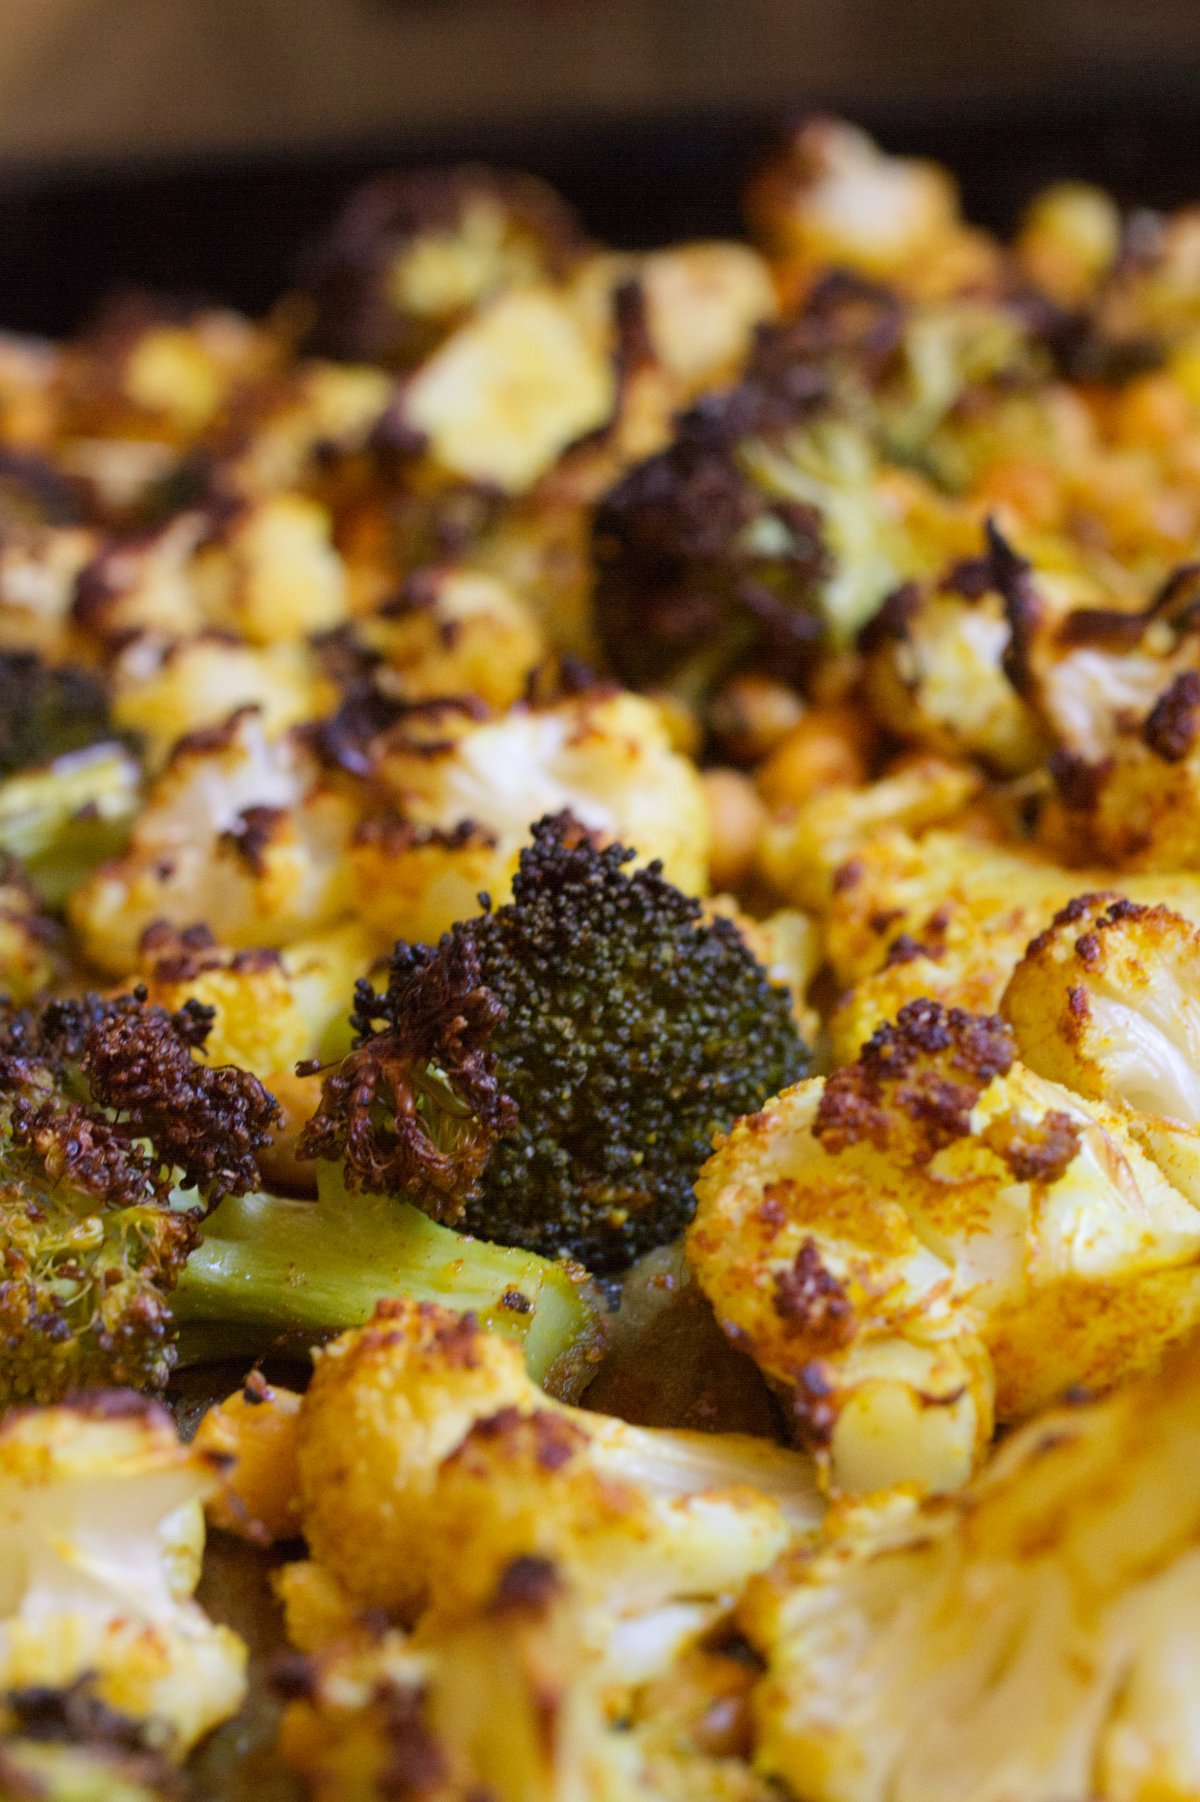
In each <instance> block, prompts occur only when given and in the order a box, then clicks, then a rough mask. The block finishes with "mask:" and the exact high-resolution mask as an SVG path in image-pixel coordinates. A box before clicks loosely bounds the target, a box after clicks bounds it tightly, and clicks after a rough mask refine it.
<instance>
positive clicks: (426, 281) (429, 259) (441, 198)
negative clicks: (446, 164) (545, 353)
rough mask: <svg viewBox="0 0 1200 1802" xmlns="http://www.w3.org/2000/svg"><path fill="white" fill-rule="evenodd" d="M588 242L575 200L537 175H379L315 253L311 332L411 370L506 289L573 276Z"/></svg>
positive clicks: (320, 346)
mask: <svg viewBox="0 0 1200 1802" xmlns="http://www.w3.org/2000/svg"><path fill="white" fill-rule="evenodd" d="M581 248H582V245H581V239H580V233H579V226H578V224H577V222H576V220H575V218H574V216H573V214H572V212H571V209H570V208H569V207H568V206H567V205H566V203H565V201H563V200H561V199H560V198H559V196H558V195H557V194H556V193H555V192H554V190H553V189H552V188H549V187H547V186H546V184H545V183H544V182H540V181H537V180H536V179H535V178H534V177H532V176H529V175H510V174H506V173H504V172H502V171H497V170H493V169H484V168H478V167H474V166H472V165H470V164H468V165H465V166H464V167H462V168H458V169H435V170H419V171H416V172H415V173H412V174H405V175H384V176H380V177H379V178H378V179H377V180H375V181H372V182H368V183H367V184H366V185H365V186H364V187H362V188H360V189H358V191H357V192H356V193H354V194H352V195H351V197H350V199H349V200H348V201H347V202H346V205H345V206H344V207H343V209H342V211H341V213H340V214H339V216H338V218H337V220H336V221H335V222H334V225H333V227H332V229H331V231H330V233H329V236H328V238H327V240H326V241H325V243H323V244H322V245H321V246H320V247H319V249H318V251H317V253H316V255H315V257H314V258H313V264H312V268H311V270H310V271H309V272H308V279H307V281H306V284H305V297H306V299H307V301H308V304H309V305H310V306H311V307H312V311H313V317H312V321H311V324H310V325H309V326H308V330H307V338H308V341H309V342H310V343H311V345H312V347H313V349H315V350H317V351H319V352H320V353H321V354H322V355H327V356H333V357H339V358H350V359H358V360H361V361H363V362H378V363H384V364H386V365H387V366H388V367H390V368H393V369H406V368H409V367H411V366H412V365H413V364H414V363H416V362H418V361H419V360H420V359H421V358H422V357H424V356H426V355H427V354H428V353H429V352H430V351H431V350H433V349H434V348H435V347H436V346H437V345H438V344H439V343H440V342H441V341H442V339H443V338H445V337H446V336H447V334H448V333H449V332H451V331H452V330H454V329H455V327H457V326H458V325H460V324H462V323H463V322H464V321H465V320H466V319H468V318H469V317H470V316H471V314H472V313H473V312H474V311H476V310H477V309H478V308H479V307H480V306H481V305H482V304H483V303H484V302H486V301H488V300H491V299H492V298H494V297H495V296H496V295H498V294H500V293H502V292H504V290H505V289H507V288H512V287H523V286H527V285H528V284H530V283H532V282H537V281H539V280H542V279H544V278H545V277H547V276H551V277H555V276H561V275H565V274H566V273H567V271H568V269H569V267H570V265H571V263H572V262H573V261H574V259H575V257H576V256H577V255H578V254H579V252H580V249H581Z"/></svg>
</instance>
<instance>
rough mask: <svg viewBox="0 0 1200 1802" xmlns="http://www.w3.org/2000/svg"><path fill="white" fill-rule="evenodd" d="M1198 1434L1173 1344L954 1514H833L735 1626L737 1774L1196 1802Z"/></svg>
mask: <svg viewBox="0 0 1200 1802" xmlns="http://www.w3.org/2000/svg"><path fill="white" fill-rule="evenodd" d="M1198 1421H1200V1359H1198V1356H1197V1351H1196V1348H1195V1346H1194V1344H1193V1345H1191V1346H1189V1347H1187V1348H1186V1349H1184V1350H1182V1351H1179V1352H1176V1353H1174V1354H1173V1355H1172V1358H1171V1360H1170V1362H1169V1363H1168V1365H1167V1366H1166V1368H1165V1369H1164V1370H1163V1371H1162V1373H1161V1374H1159V1375H1156V1376H1154V1377H1152V1378H1150V1379H1149V1380H1144V1381H1142V1382H1140V1383H1137V1384H1133V1385H1131V1386H1129V1387H1128V1388H1126V1389H1124V1390H1122V1391H1121V1392H1120V1393H1119V1394H1117V1395H1116V1396H1114V1397H1112V1398H1111V1399H1110V1400H1108V1401H1104V1402H1099V1403H1093V1404H1091V1405H1089V1406H1083V1407H1080V1406H1076V1407H1074V1408H1069V1409H1063V1410H1061V1411H1059V1412H1056V1413H1053V1414H1050V1415H1047V1416H1045V1417H1043V1418H1042V1419H1040V1420H1038V1421H1036V1422H1031V1423H1030V1424H1029V1425H1028V1426H1026V1427H1025V1428H1023V1429H1022V1430H1021V1431H1020V1432H1019V1433H1017V1434H1015V1435H1014V1436H1013V1437H1012V1438H1011V1439H1010V1440H1009V1441H1008V1442H1007V1443H1006V1444H1005V1445H1004V1446H1003V1447H1002V1448H1001V1450H1000V1451H999V1452H998V1454H997V1455H996V1457H995V1459H994V1461H993V1462H992V1464H991V1465H989V1467H988V1468H987V1469H986V1470H985V1471H984V1472H983V1473H982V1474H981V1475H980V1476H979V1477H978V1478H976V1480H975V1482H974V1483H973V1484H972V1485H971V1487H970V1488H969V1489H967V1490H966V1491H965V1492H964V1493H963V1494H962V1495H961V1496H956V1497H953V1498H950V1499H944V1500H941V1501H936V1502H926V1503H924V1504H923V1505H920V1506H917V1505H914V1503H913V1502H912V1501H911V1499H909V1498H905V1497H897V1498H893V1499H891V1500H890V1501H887V1502H884V1503H881V1504H880V1505H878V1506H876V1507H874V1508H872V1507H866V1508H863V1509H862V1510H860V1511H857V1512H855V1511H851V1512H850V1513H848V1514H846V1515H840V1516H837V1517H835V1518H834V1519H833V1520H831V1524H830V1529H829V1531H828V1533H827V1534H826V1535H825V1537H824V1540H823V1542H822V1544H821V1545H820V1548H819V1549H818V1550H817V1551H816V1552H815V1554H814V1553H805V1552H798V1553H796V1554H791V1555H789V1556H788V1557H786V1558H785V1559H784V1560H783V1561H782V1562H781V1563H780V1565H779V1566H777V1567H776V1569H775V1570H774V1571H773V1572H771V1573H770V1574H769V1575H768V1576H766V1577H764V1578H760V1579H757V1580H756V1581H755V1582H754V1583H753V1584H752V1585H751V1588H750V1591H749V1593H748V1595H747V1597H746V1600H745V1602H744V1604H743V1606H742V1608H741V1610H740V1618H741V1622H742V1625H743V1627H744V1628H745V1630H746V1632H747V1634H748V1635H749V1637H750V1639H751V1640H752V1641H753V1643H754V1644H755V1645H756V1646H757V1647H758V1649H759V1651H760V1652H761V1653H762V1655H763V1657H764V1658H765V1660H766V1663H767V1671H766V1675H765V1676H764V1678H763V1680H762V1682H761V1684H760V1686H759V1689H758V1692H757V1695H756V1698H755V1712H756V1715H757V1725H758V1748H757V1753H756V1757H755V1763H756V1767H757V1769H758V1770H759V1771H760V1772H761V1774H762V1775H763V1776H764V1777H772V1778H775V1779H777V1780H780V1781H782V1782H783V1783H785V1784H786V1785H787V1786H788V1787H789V1789H791V1788H794V1789H795V1791H796V1793H797V1794H799V1795H803V1796H806V1797H812V1798H813V1799H814V1802H883V1798H885V1797H898V1796H903V1797H905V1798H911V1799H912V1802H961V1798H962V1797H964V1796H971V1797H973V1798H976V1799H977V1802H1011V1798H1013V1797H1017V1796H1020V1797H1021V1798H1022V1799H1023V1802H1053V1799H1054V1798H1057V1797H1061V1796H1075V1795H1089V1796H1095V1797H1097V1798H1098V1802H1145V1799H1146V1798H1149V1797H1151V1796H1153V1797H1156V1798H1159V1797H1161V1798H1163V1799H1164V1802H1167V1799H1174V1798H1178V1802H1183V1799H1184V1798H1185V1797H1190V1796H1192V1795H1194V1794H1195V1793H1196V1789H1197V1787H1198V1785H1200V1748H1198V1745H1197V1740H1196V1732H1195V1718H1194V1710H1193V1707H1192V1698H1193V1695H1194V1681H1195V1657H1196V1655H1195V1645H1194V1635H1193V1633H1192V1624H1191V1623H1192V1620H1193V1618H1194V1612H1195V1603H1196V1595H1197V1587H1198V1585H1200V1559H1198V1558H1197V1538H1198V1535H1200V1514H1198V1512H1197V1500H1196V1490H1195V1484H1194V1481H1193V1477H1194V1472H1195V1468H1196V1460H1197V1458H1198V1457H1200V1438H1198V1425H1197V1423H1198Z"/></svg>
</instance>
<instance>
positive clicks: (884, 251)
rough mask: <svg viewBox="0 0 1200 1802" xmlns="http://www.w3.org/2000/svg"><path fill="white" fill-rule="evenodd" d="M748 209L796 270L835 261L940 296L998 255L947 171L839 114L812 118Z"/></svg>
mask: <svg viewBox="0 0 1200 1802" xmlns="http://www.w3.org/2000/svg"><path fill="white" fill-rule="evenodd" d="M747 210H748V212H749V215H750V222H751V225H752V226H753V228H754V230H755V232H756V234H757V235H758V236H759V237H760V238H761V239H763V240H764V241H765V242H766V244H767V245H768V247H769V249H770V250H771V251H772V252H773V253H774V254H775V255H776V256H777V257H779V258H780V259H782V261H783V265H784V270H785V272H788V273H790V269H789V265H791V264H796V265H798V269H797V270H796V275H797V276H804V275H808V276H811V275H812V273H813V272H815V271H818V270H820V269H821V268H823V267H825V266H827V265H829V264H831V263H832V264H834V265H835V266H839V267H843V268H847V267H848V268H851V269H858V270H862V271H863V272H864V273H866V274H868V275H872V276H884V277H887V278H888V279H889V280H892V281H898V282H900V283H901V284H903V285H904V286H906V287H911V288H913V289H914V290H916V291H918V292H933V293H937V292H945V291H950V290H953V289H954V288H955V287H956V286H958V285H959V284H960V283H961V282H962V281H963V280H964V279H971V278H975V279H978V277H979V276H980V275H981V274H986V273H988V271H989V268H990V265H991V262H992V260H993V257H994V252H993V251H992V250H991V248H990V246H989V245H988V244H987V241H986V239H984V238H983V237H982V234H977V233H973V232H970V231H969V230H967V229H966V228H965V227H964V226H963V224H962V221H961V218H960V215H959V209H958V196H957V193H956V191H955V188H954V183H953V182H952V181H951V179H950V177H949V176H948V175H947V173H946V171H945V170H944V169H942V168H940V167H939V166H938V165H937V164H935V163H929V162H919V161H917V160H915V159H913V158H909V157H895V156H887V155H885V154H884V153H883V152H882V151H881V150H880V149H879V147H878V146H877V145H876V144H874V143H873V142H872V140H871V139H870V138H869V137H868V136H867V134H866V133H865V132H863V131H860V130H858V129H857V128H856V127H854V126H852V125H847V124H845V123H844V122H843V121H842V120H840V119H812V120H810V121H808V122H807V123H806V124H805V125H803V126H802V127H801V128H800V129H799V130H798V131H797V132H796V133H795V134H794V136H793V137H792V138H791V139H790V140H789V142H788V143H787V144H786V145H785V146H784V148H783V151H782V152H781V153H780V154H779V155H778V156H777V157H776V158H775V159H773V160H772V161H771V162H769V163H768V164H767V165H766V167H765V168H764V169H763V170H762V172H761V174H760V175H759V176H758V177H757V178H756V179H755V181H754V182H753V184H752V186H751V188H750V191H749V194H748V196H747Z"/></svg>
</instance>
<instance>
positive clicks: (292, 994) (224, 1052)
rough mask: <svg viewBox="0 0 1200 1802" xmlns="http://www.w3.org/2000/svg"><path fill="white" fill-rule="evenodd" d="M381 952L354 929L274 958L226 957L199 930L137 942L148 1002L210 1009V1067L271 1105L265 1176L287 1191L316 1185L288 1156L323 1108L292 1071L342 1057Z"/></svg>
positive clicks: (308, 1083) (164, 930) (151, 932)
mask: <svg viewBox="0 0 1200 1802" xmlns="http://www.w3.org/2000/svg"><path fill="white" fill-rule="evenodd" d="M381 949H382V947H381V946H380V944H379V942H378V941H377V939H376V938H375V937H374V935H373V934H371V933H370V932H369V931H368V930H367V929H366V928H365V927H363V926H361V925H359V924H358V923H357V922H356V921H349V922H347V923H346V924H345V925H343V926H335V927H332V928H330V929H329V930H328V931H326V932H322V933H317V934H315V935H314V936H313V937H311V938H300V939H296V940H295V941H294V942H293V943H292V944H291V945H288V946H286V947H285V948H284V949H283V950H281V951H276V950H266V949H264V948H262V947H254V946H252V947H250V948H248V949H246V950H243V951H231V950H229V949H227V948H225V947H223V946H220V945H218V944H217V943H216V941H215V940H214V938H213V936H212V934H211V932H210V931H209V930H208V928H207V927H203V926H201V927H191V928H189V929H187V930H185V931H184V932H178V931H176V930H175V929H173V928H171V927H168V926H165V925H161V924H160V925H158V926H151V927H149V928H148V929H147V931H146V934H145V935H144V937H143V940H142V946H141V959H140V964H139V967H138V971H137V973H136V979H137V980H140V981H141V982H142V984H143V986H144V988H145V990H146V994H147V997H148V999H149V1000H150V1001H151V1002H152V1003H154V1004H156V1005H158V1006H159V1007H164V1008H166V1009H167V1010H168V1011H174V1010H175V1009H177V1008H181V1007H183V1006H184V1005H185V1004H186V1003H187V1002H189V1001H192V1002H195V1003H198V1004H199V1005H200V1006H201V1007H204V1008H207V1009H209V1010H211V1015H212V1020H211V1025H210V1028H209V1035H208V1038H207V1040H206V1041H205V1051H206V1055H207V1057H208V1058H209V1060H210V1061H212V1062H214V1063H218V1064H236V1065H237V1066H238V1067H239V1068H240V1069H242V1070H249V1071H251V1072H252V1073H253V1074H254V1075H255V1076H257V1077H259V1078H260V1079H261V1081H262V1082H263V1083H264V1084H265V1085H266V1087H267V1088H268V1089H269V1090H270V1092H271V1094H272V1095H274V1097H275V1098H276V1100H277V1101H278V1103H279V1105H280V1109H281V1115H280V1120H279V1122H278V1124H277V1129H276V1132H275V1134H274V1140H273V1143H272V1145H271V1146H270V1147H269V1148H268V1149H267V1150H266V1151H265V1152H264V1154H263V1169H264V1175H265V1176H266V1177H267V1178H268V1179H269V1180H275V1181H278V1182H279V1183H280V1184H281V1185H282V1186H283V1187H285V1188H286V1189H288V1190H291V1191H295V1190H296V1189H300V1190H305V1189H309V1188H311V1187H312V1185H313V1178H314V1172H313V1169H312V1166H311V1165H300V1164H297V1163H296V1162H295V1159H294V1157H293V1155H292V1154H293V1151H294V1145H295V1139H296V1136H297V1134H298V1133H299V1131H300V1130H301V1128H302V1127H303V1125H304V1123H305V1121H306V1120H307V1119H308V1118H309V1116H310V1115H311V1114H312V1112H313V1110H314V1109H315V1108H316V1106H317V1103H318V1101H319V1099H320V1078H319V1076H318V1075H317V1074H316V1073H312V1074H309V1075H305V1076H301V1075H298V1074H297V1070H296V1066H297V1065H298V1064H300V1063H307V1062H308V1061H309V1060H316V1061H318V1062H322V1061H324V1060H325V1059H326V1058H328V1057H332V1056H334V1055H336V1054H337V1053H339V1052H341V1051H342V1050H344V1049H345V1046H346V1043H347V1041H348V1037H349V1028H348V1025H347V1021H346V1014H347V999H348V997H349V996H350V995H352V994H353V992H354V985H355V983H356V982H357V981H358V980H359V979H360V978H362V977H364V976H365V975H366V973H367V971H368V970H369V969H370V967H371V965H372V963H373V962H374V960H375V958H376V957H377V955H378V953H379V952H380V950H381Z"/></svg>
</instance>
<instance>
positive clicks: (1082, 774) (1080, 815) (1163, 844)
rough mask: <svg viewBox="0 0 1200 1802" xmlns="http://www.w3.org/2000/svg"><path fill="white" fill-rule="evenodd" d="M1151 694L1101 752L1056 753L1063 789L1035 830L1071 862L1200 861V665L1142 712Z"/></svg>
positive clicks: (1170, 865)
mask: <svg viewBox="0 0 1200 1802" xmlns="http://www.w3.org/2000/svg"><path fill="white" fill-rule="evenodd" d="M1149 699H1150V696H1149V695H1143V696H1142V697H1141V698H1140V700H1141V704H1140V705H1138V706H1135V707H1134V708H1132V710H1131V712H1130V713H1129V714H1126V715H1125V716H1123V717H1122V719H1121V721H1120V724H1119V729H1118V730H1116V731H1115V733H1114V735H1113V736H1112V738H1111V740H1110V741H1109V743H1108V745H1107V748H1106V749H1105V752H1104V755H1103V756H1101V757H1098V758H1089V757H1086V756H1076V755H1074V754H1073V753H1062V754H1061V755H1060V756H1058V757H1057V758H1055V759H1053V760H1052V762H1051V772H1052V774H1053V776H1054V778H1055V783H1056V789H1057V792H1056V793H1055V795H1054V796H1053V798H1052V799H1051V800H1050V801H1049V802H1048V804H1047V805H1046V806H1045V807H1043V809H1042V812H1041V814H1040V816H1039V818H1038V823H1037V832H1038V837H1039V839H1040V841H1041V842H1042V843H1043V844H1044V845H1045V846H1046V847H1047V849H1048V850H1050V851H1051V853H1052V854H1054V855H1057V856H1059V857H1061V858H1062V859H1063V860H1064V861H1065V862H1070V863H1074V864H1077V865H1078V864H1082V863H1088V862H1093V861H1095V860H1097V859H1101V860H1103V861H1104V862H1105V863H1106V864H1108V865H1109V866H1110V867H1111V868H1114V869H1118V870H1122V871H1125V870H1146V871H1154V872H1159V871H1162V872H1171V871H1177V870H1196V869H1200V671H1197V669H1196V668H1194V667H1189V668H1186V669H1183V670H1181V671H1180V673H1179V674H1178V675H1176V676H1175V677H1174V679H1173V680H1171V681H1170V682H1169V683H1168V684H1167V686H1166V687H1165V688H1163V690H1162V692H1161V693H1159V694H1158V696H1157V699H1155V700H1154V702H1153V705H1152V706H1150V707H1149V710H1148V711H1145V712H1144V717H1143V709H1144V706H1145V703H1146V702H1148V701H1149ZM1123 886H1124V885H1123Z"/></svg>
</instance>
